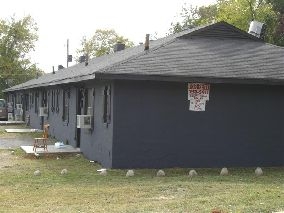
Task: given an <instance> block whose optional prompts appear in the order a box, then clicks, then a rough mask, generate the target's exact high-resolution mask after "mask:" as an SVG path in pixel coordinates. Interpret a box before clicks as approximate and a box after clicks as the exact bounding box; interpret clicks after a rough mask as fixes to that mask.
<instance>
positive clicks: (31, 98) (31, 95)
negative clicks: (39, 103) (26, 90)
mask: <svg viewBox="0 0 284 213" xmlns="http://www.w3.org/2000/svg"><path fill="white" fill-rule="evenodd" d="M29 96H30V109H32V108H33V106H34V93H33V92H30V94H29Z"/></svg>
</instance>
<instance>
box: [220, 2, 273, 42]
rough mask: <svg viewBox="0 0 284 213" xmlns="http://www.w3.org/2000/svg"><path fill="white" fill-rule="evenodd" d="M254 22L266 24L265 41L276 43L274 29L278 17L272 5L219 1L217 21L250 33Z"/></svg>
mask: <svg viewBox="0 0 284 213" xmlns="http://www.w3.org/2000/svg"><path fill="white" fill-rule="evenodd" d="M252 20H257V21H260V22H263V23H265V24H266V37H265V40H266V41H267V42H269V43H275V38H274V29H275V27H276V22H277V15H276V13H275V11H274V10H273V8H272V6H271V5H270V4H267V3H266V2H265V1H260V0H219V1H218V12H217V21H226V22H228V23H230V24H232V25H234V26H236V27H238V28H240V29H242V30H244V31H248V28H249V24H250V22H251V21H252Z"/></svg>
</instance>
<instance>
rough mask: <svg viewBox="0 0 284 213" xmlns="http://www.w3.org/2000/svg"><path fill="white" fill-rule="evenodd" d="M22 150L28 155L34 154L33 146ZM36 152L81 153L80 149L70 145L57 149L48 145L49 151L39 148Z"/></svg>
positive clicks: (24, 147)
mask: <svg viewBox="0 0 284 213" xmlns="http://www.w3.org/2000/svg"><path fill="white" fill-rule="evenodd" d="M21 149H22V150H24V151H25V153H26V154H34V153H35V152H34V151H33V146H21ZM36 152H37V153H38V154H43V153H44V154H57V153H58V154H63V153H80V152H81V151H80V148H74V147H73V146H70V145H64V146H63V147H60V148H56V147H55V146H54V145H47V151H46V150H44V149H43V148H37V149H36Z"/></svg>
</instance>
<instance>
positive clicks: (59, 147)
mask: <svg viewBox="0 0 284 213" xmlns="http://www.w3.org/2000/svg"><path fill="white" fill-rule="evenodd" d="M54 147H55V148H56V149H61V148H63V147H65V145H64V143H63V142H56V143H55V144H54Z"/></svg>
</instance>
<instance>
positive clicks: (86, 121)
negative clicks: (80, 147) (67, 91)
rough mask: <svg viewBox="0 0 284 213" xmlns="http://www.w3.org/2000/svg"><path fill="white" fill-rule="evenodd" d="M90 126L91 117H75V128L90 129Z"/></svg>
mask: <svg viewBox="0 0 284 213" xmlns="http://www.w3.org/2000/svg"><path fill="white" fill-rule="evenodd" d="M91 124H92V116H91V115H77V128H82V129H90V128H91Z"/></svg>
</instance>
